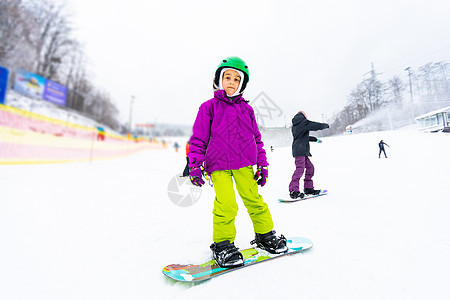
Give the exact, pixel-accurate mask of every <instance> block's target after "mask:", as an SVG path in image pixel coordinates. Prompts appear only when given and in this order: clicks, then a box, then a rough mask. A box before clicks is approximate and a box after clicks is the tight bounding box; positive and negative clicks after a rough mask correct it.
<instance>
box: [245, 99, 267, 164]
mask: <svg viewBox="0 0 450 300" xmlns="http://www.w3.org/2000/svg"><path fill="white" fill-rule="evenodd" d="M248 107H249V108H250V111H249V114H250V119H251V125H252V129H253V136H254V137H255V142H256V151H257V153H256V155H257V157H256V164H257V165H258V167H266V166H268V165H269V163H268V162H267V157H266V150H264V148H263V147H264V143H263V141H262V139H261V132H260V131H259V128H258V124H257V123H256V118H255V112H254V110H253V108H252V107H251V106H250V105H249V106H248Z"/></svg>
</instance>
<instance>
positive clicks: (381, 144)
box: [378, 140, 390, 158]
mask: <svg viewBox="0 0 450 300" xmlns="http://www.w3.org/2000/svg"><path fill="white" fill-rule="evenodd" d="M384 145H386V146H388V147H389V145H388V144H386V143H385V142H383V140H381V141H380V142H379V143H378V147H379V148H380V152H379V153H378V158H380V156H381V152H383V153H384V157H385V158H387V155H386V151H384ZM389 148H390V147H389Z"/></svg>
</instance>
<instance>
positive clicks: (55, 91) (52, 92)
mask: <svg viewBox="0 0 450 300" xmlns="http://www.w3.org/2000/svg"><path fill="white" fill-rule="evenodd" d="M66 96H67V88H66V87H65V86H64V85H62V84H59V83H56V82H54V81H51V80H47V81H46V84H45V90H44V95H43V98H44V100H47V101H50V102H52V103H54V104H58V105H61V106H66Z"/></svg>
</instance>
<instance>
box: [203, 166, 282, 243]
mask: <svg viewBox="0 0 450 300" xmlns="http://www.w3.org/2000/svg"><path fill="white" fill-rule="evenodd" d="M253 176H254V174H253V167H252V166H248V167H244V168H241V169H239V170H224V171H214V172H212V174H211V180H212V182H213V186H214V191H215V192H216V198H215V199H214V209H213V241H214V242H215V243H219V242H222V241H225V240H229V241H230V242H234V239H235V237H236V227H235V225H234V219H235V217H236V215H237V211H238V205H237V203H236V196H235V192H234V188H233V180H232V178H234V181H235V183H236V189H237V191H238V193H239V196H240V197H241V198H242V201H243V202H244V205H245V207H246V208H247V211H248V214H249V215H250V219H251V220H252V222H253V229H254V231H255V233H261V234H263V233H267V232H269V231H271V230H272V229H273V221H272V216H271V214H270V211H269V207H268V206H267V204H266V203H264V201H263V197H262V196H261V195H260V194H259V193H258V185H257V184H256V180H254V179H253Z"/></svg>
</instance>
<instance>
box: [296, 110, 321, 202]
mask: <svg viewBox="0 0 450 300" xmlns="http://www.w3.org/2000/svg"><path fill="white" fill-rule="evenodd" d="M329 127H330V125H328V124H326V123H318V122H312V121H309V120H308V119H307V117H306V114H305V113H304V112H303V111H299V112H298V113H297V114H296V115H295V116H294V118H293V119H292V135H293V137H294V141H293V142H292V156H294V157H295V171H294V174H292V180H291V183H290V184H289V195H290V196H291V198H292V199H296V198H299V197H301V198H303V196H304V194H303V193H300V179H301V177H302V176H303V172H305V169H306V172H305V179H304V189H303V191H304V192H305V194H307V195H308V194H309V195H311V194H312V195H317V194H319V193H320V190H315V189H314V183H313V181H312V177H313V176H314V165H313V164H312V162H311V160H310V159H309V156H311V153H310V152H309V142H318V143H321V142H322V141H321V140H320V139H318V138H316V137H313V136H309V131H316V130H322V129H326V128H329Z"/></svg>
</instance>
